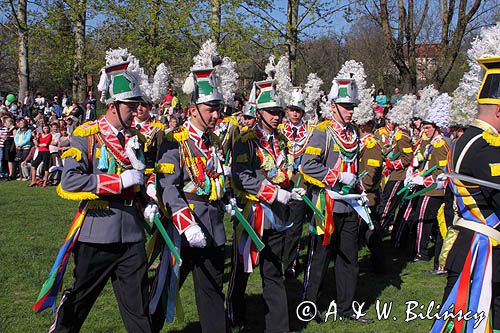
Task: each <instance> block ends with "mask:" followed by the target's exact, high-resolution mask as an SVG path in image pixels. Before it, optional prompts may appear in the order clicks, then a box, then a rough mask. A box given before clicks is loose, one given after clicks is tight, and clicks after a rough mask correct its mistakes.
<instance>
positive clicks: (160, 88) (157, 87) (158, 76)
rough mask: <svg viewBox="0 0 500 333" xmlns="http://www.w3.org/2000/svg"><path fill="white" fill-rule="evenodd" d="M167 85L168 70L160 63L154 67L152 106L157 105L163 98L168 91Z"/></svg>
mask: <svg viewBox="0 0 500 333" xmlns="http://www.w3.org/2000/svg"><path fill="white" fill-rule="evenodd" d="M168 85H169V81H168V68H167V66H165V64H164V63H161V64H159V65H158V66H157V67H156V73H155V75H154V77H153V87H152V95H151V99H152V101H153V103H154V104H158V103H160V102H161V101H162V99H163V96H165V94H166V93H167V91H168Z"/></svg>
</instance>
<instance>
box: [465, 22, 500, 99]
mask: <svg viewBox="0 0 500 333" xmlns="http://www.w3.org/2000/svg"><path fill="white" fill-rule="evenodd" d="M467 56H468V60H467V62H468V63H469V71H468V72H466V73H465V74H464V77H463V78H462V84H463V87H464V89H465V91H466V92H467V93H468V94H469V95H470V96H474V97H475V96H476V94H477V92H478V91H479V87H480V86H481V82H482V80H483V77H484V73H485V71H484V69H483V68H482V67H481V65H479V63H478V62H477V61H476V59H477V58H488V57H495V56H496V57H498V56H500V22H497V23H496V24H495V25H493V26H491V27H486V28H483V29H481V33H480V34H479V36H477V37H476V39H474V41H473V42H472V44H471V47H470V49H469V50H468V51H467Z"/></svg>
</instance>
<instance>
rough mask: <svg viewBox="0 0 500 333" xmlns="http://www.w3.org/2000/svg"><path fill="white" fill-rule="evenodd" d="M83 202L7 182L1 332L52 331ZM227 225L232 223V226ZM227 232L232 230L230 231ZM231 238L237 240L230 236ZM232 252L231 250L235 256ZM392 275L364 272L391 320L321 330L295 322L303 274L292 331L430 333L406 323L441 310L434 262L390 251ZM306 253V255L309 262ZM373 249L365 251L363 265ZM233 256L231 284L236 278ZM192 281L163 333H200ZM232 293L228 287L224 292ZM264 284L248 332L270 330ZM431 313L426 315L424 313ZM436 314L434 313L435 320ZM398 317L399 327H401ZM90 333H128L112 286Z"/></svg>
mask: <svg viewBox="0 0 500 333" xmlns="http://www.w3.org/2000/svg"><path fill="white" fill-rule="evenodd" d="M76 207H77V202H70V201H65V200H62V199H59V198H58V197H57V195H56V194H55V190H54V188H46V189H42V188H27V187H26V183H25V182H19V181H14V182H2V183H0V210H1V219H0V260H1V261H0V263H1V264H0V281H1V282H0V285H1V292H0V309H1V310H0V311H1V314H0V332H9V333H10V332H23V333H28V332H46V331H47V330H48V327H49V326H50V324H51V323H52V320H53V314H52V313H51V311H50V310H46V311H45V312H43V313H42V314H41V315H38V316H36V315H35V314H34V312H33V311H32V309H31V305H32V304H33V302H34V301H35V299H36V297H37V295H38V292H39V288H40V287H41V285H42V283H43V282H44V280H45V278H46V277H47V274H48V271H49V269H50V267H51V265H52V263H53V260H54V259H55V256H56V254H57V251H58V249H59V246H60V245H61V242H62V241H63V239H64V237H65V235H66V232H67V229H68V226H69V224H70V221H71V219H72V217H73V215H74V212H75V210H76ZM227 223H228V222H227ZM226 230H228V231H230V230H231V228H230V227H229V224H228V228H227V229H226ZM228 239H230V237H228ZM229 249H230V245H229V244H228V246H227V251H228V253H229ZM387 256H388V263H389V265H388V266H389V272H388V274H385V275H374V274H369V273H361V274H360V277H359V284H358V285H359V287H358V292H357V294H358V296H357V300H358V301H359V302H360V303H361V302H365V307H364V312H366V313H367V316H370V317H376V312H375V304H376V301H377V300H379V301H380V302H382V303H384V302H393V303H392V304H393V308H392V312H391V315H390V317H389V319H388V320H381V321H376V322H375V323H374V324H372V325H361V324H357V323H353V322H334V321H333V319H332V318H331V319H330V320H329V322H328V323H326V324H323V325H318V324H316V323H314V322H310V323H308V324H303V323H301V322H300V321H298V319H297V318H296V315H295V307H296V305H297V304H298V303H299V302H300V301H299V299H300V294H301V283H302V275H301V276H300V277H299V281H298V282H287V287H288V293H289V307H290V321H291V325H292V327H291V328H292V329H295V330H302V331H303V332H426V331H428V330H429V328H430V327H431V324H432V322H431V321H429V320H419V319H416V320H413V321H410V322H406V321H405V317H406V315H405V310H406V304H405V303H406V302H408V301H410V300H415V301H418V302H419V303H420V304H423V305H425V306H427V305H428V304H429V303H430V302H431V301H432V300H434V301H436V303H440V301H441V297H442V291H443V287H444V283H445V281H446V279H445V278H444V277H434V276H430V275H428V274H426V273H425V271H426V270H428V269H430V268H431V266H432V264H431V263H407V262H406V261H404V260H403V259H402V258H403V256H402V255H399V254H398V253H397V252H396V251H395V250H389V249H388V254H387ZM304 257H305V251H303V252H302V253H301V258H302V259H304ZM366 259H367V258H366V250H364V249H363V250H362V251H361V255H360V260H361V265H362V266H363V265H364V264H365V261H366ZM229 270H230V264H229V256H228V259H227V264H226V279H225V282H227V278H228V276H229ZM71 271H72V262H71V263H70V265H69V266H68V270H67V274H66V276H65V277H66V279H65V281H64V288H67V287H69V286H70V285H71V283H72V276H71ZM192 283H193V282H192V279H191V278H188V280H187V282H186V284H185V285H184V287H183V288H182V290H181V292H180V293H181V299H182V301H183V305H184V311H185V319H186V320H185V322H184V323H178V322H176V323H175V324H174V325H165V329H164V331H165V332H167V331H179V332H181V331H182V332H198V331H199V324H198V316H197V311H196V305H195V302H194V293H193V284H192ZM224 289H225V290H226V289H227V283H226V284H225V285H224ZM333 290H334V285H333V276H332V269H331V268H330V269H329V272H328V278H327V281H326V291H325V295H324V297H323V298H322V302H321V303H322V304H323V305H324V306H323V307H321V306H320V308H321V309H323V310H326V307H327V305H328V304H329V302H330V300H331V299H332V297H333V296H332V293H333ZM260 294H261V282H260V275H259V273H258V272H254V273H253V274H252V276H251V278H250V281H249V285H248V289H247V304H248V305H247V308H248V314H247V317H248V319H249V323H248V324H249V325H248V326H249V331H250V332H261V331H263V329H264V327H263V325H264V324H263V323H264V317H263V316H264V306H263V301H262V298H261V296H260ZM421 311H422V312H423V313H425V311H426V309H424V310H421ZM434 312H435V310H434V311H433V313H434ZM394 317H395V318H396V320H394ZM82 331H83V332H93V333H94V332H125V329H124V328H123V324H122V322H121V319H120V315H119V312H118V308H117V305H116V302H115V299H114V295H113V291H112V288H111V284H108V286H107V287H106V288H105V290H104V292H103V293H102V294H101V296H100V297H99V299H98V300H97V303H96V304H95V305H94V307H93V309H92V311H91V312H90V315H89V317H88V319H87V321H86V322H85V325H84V326H83V329H82Z"/></svg>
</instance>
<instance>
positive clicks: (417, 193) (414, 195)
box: [405, 184, 437, 200]
mask: <svg viewBox="0 0 500 333" xmlns="http://www.w3.org/2000/svg"><path fill="white" fill-rule="evenodd" d="M436 186H437V185H436V184H432V185H430V186H429V187H426V188H423V189H421V190H420V191H418V192H415V193H413V194H412V195H409V196H407V197H406V198H405V199H406V200H411V199H413V198H415V197H418V196H419V195H421V194H424V193H427V192H429V191H432V190H434V189H435V188H436Z"/></svg>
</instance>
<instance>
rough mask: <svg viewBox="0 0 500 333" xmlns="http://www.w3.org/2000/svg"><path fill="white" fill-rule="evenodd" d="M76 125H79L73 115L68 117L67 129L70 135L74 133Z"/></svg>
mask: <svg viewBox="0 0 500 333" xmlns="http://www.w3.org/2000/svg"><path fill="white" fill-rule="evenodd" d="M76 127H77V125H76V124H75V122H74V119H73V117H66V130H67V131H68V134H69V135H73V131H74V129H75V128H76Z"/></svg>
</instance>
